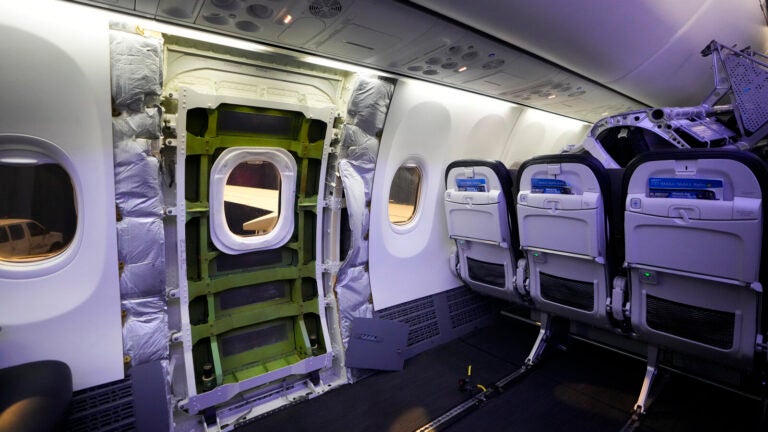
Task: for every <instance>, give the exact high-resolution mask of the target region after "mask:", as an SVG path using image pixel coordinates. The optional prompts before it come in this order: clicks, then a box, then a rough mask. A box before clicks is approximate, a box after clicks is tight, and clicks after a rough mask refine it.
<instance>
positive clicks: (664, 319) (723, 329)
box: [645, 295, 736, 349]
mask: <svg viewBox="0 0 768 432" xmlns="http://www.w3.org/2000/svg"><path fill="white" fill-rule="evenodd" d="M646 302H647V307H646V310H647V312H646V317H645V320H646V323H647V324H648V327H650V328H652V329H654V330H657V331H660V332H663V333H668V334H671V335H674V336H677V337H681V338H683V339H688V340H691V341H694V342H699V343H703V344H706V345H710V346H713V347H716V348H721V349H729V348H731V347H732V346H733V332H734V326H735V322H736V319H735V314H734V313H732V312H722V311H716V310H712V309H705V308H702V307H698V306H692V305H687V304H684V303H677V302H673V301H670V300H666V299H662V298H659V297H654V296H651V295H648V296H647V297H646Z"/></svg>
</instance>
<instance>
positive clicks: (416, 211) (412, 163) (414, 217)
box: [387, 159, 426, 233]
mask: <svg viewBox="0 0 768 432" xmlns="http://www.w3.org/2000/svg"><path fill="white" fill-rule="evenodd" d="M403 168H415V169H416V170H417V171H418V173H419V182H418V184H417V186H416V188H415V191H416V202H415V203H414V206H413V213H411V216H410V217H409V218H408V220H406V221H405V222H402V223H395V222H392V220H391V218H390V213H389V205H390V202H389V198H390V197H391V196H392V186H393V185H394V183H395V178H396V177H397V173H398V172H400V170H401V169H403ZM425 178H426V172H425V170H424V165H423V164H422V163H421V162H420V161H418V160H414V159H408V160H405V161H403V163H401V164H400V165H398V167H397V169H395V172H394V173H393V174H392V179H391V180H390V181H389V189H388V192H387V223H389V226H390V227H391V228H392V229H393V230H395V231H396V232H401V233H403V232H407V231H410V230H411V229H413V227H414V226H415V225H416V223H417V221H418V219H419V216H420V214H421V207H422V201H423V199H422V198H423V190H422V189H423V188H424V183H425Z"/></svg>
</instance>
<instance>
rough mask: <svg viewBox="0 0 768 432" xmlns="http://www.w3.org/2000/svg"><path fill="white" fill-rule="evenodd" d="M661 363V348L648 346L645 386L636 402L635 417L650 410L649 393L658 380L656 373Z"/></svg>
mask: <svg viewBox="0 0 768 432" xmlns="http://www.w3.org/2000/svg"><path fill="white" fill-rule="evenodd" d="M658 363H659V348H658V347H656V346H653V345H649V346H648V365H647V366H646V368H645V378H644V379H643V386H642V387H641V388H640V395H639V396H638V398H637V402H635V406H634V410H633V411H634V413H635V415H644V414H645V411H646V409H647V408H648V404H647V402H648V393H649V392H650V390H651V385H653V380H654V378H656V372H657V369H658Z"/></svg>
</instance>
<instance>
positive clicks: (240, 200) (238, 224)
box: [224, 159, 280, 237]
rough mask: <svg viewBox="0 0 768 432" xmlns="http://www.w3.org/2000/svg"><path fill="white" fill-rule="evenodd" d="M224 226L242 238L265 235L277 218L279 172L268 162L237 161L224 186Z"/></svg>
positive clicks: (278, 210)
mask: <svg viewBox="0 0 768 432" xmlns="http://www.w3.org/2000/svg"><path fill="white" fill-rule="evenodd" d="M224 214H225V216H226V220H227V227H228V228H229V230H230V231H232V233H233V234H236V235H238V236H242V237H248V236H254V235H256V236H261V235H265V234H269V233H270V232H272V230H273V229H274V228H275V225H277V220H278V219H279V218H280V173H279V172H278V171H277V168H276V167H275V165H274V164H272V163H271V162H267V161H264V160H260V159H248V160H246V161H244V162H241V163H239V164H238V165H237V166H236V167H235V168H234V169H232V171H231V172H230V173H229V177H227V184H226V185H225V186H224Z"/></svg>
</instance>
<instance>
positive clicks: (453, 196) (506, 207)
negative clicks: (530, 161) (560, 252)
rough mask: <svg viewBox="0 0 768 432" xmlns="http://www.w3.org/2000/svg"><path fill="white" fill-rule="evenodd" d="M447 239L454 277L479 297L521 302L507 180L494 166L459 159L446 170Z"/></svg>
mask: <svg viewBox="0 0 768 432" xmlns="http://www.w3.org/2000/svg"><path fill="white" fill-rule="evenodd" d="M445 181H446V185H448V186H447V187H446V192H445V212H446V217H447V222H448V234H449V236H450V237H451V238H452V239H454V240H455V241H456V245H457V249H458V257H457V258H458V274H459V276H460V277H461V279H462V280H463V281H464V282H465V283H466V284H467V285H469V286H470V287H471V288H472V289H474V290H476V291H477V292H479V293H482V294H485V295H489V296H492V297H497V298H501V299H504V300H507V301H512V302H517V303H524V302H525V297H526V293H525V292H524V290H523V287H522V282H523V280H524V277H523V272H522V268H521V267H520V266H521V265H522V264H524V261H523V260H522V258H523V256H522V254H521V253H520V243H519V240H518V238H519V236H518V234H517V224H516V219H515V213H514V207H513V205H514V202H515V200H514V195H513V180H512V176H511V175H510V173H509V171H508V170H507V167H506V166H505V165H504V164H503V163H502V162H499V161H486V160H473V159H467V160H459V161H455V162H452V163H451V164H449V165H448V167H447V168H446V174H445Z"/></svg>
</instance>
